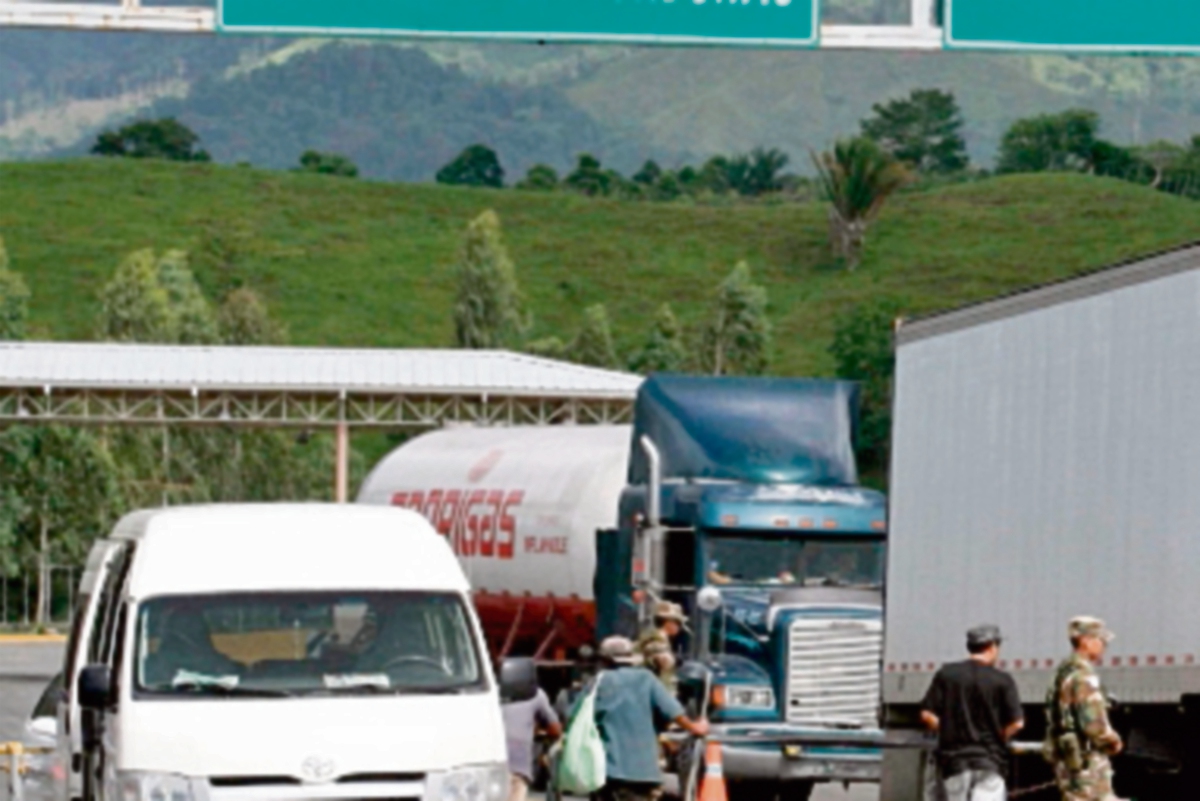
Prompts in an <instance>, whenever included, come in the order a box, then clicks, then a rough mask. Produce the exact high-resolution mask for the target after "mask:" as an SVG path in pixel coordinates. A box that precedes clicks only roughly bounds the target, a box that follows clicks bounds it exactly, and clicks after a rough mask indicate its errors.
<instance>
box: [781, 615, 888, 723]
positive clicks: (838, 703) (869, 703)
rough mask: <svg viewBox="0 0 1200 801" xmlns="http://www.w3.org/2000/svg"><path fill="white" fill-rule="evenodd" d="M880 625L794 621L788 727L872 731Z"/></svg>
mask: <svg viewBox="0 0 1200 801" xmlns="http://www.w3.org/2000/svg"><path fill="white" fill-rule="evenodd" d="M882 656H883V624H882V622H880V621H878V620H828V619H824V620H823V619H815V620H811V619H810V620H804V619H801V620H794V621H792V624H791V626H790V628H789V629H788V673H787V721H788V723H810V724H833V725H847V726H875V725H877V717H878V714H879V682H880V677H879V668H880V662H881V660H882Z"/></svg>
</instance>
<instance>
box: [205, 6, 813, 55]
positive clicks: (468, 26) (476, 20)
mask: <svg viewBox="0 0 1200 801" xmlns="http://www.w3.org/2000/svg"><path fill="white" fill-rule="evenodd" d="M819 3H820V0H220V4H219V6H218V9H217V30H218V31H221V32H226V33H283V34H331V35H338V36H344V35H362V36H408V37H414V36H420V37H434V38H455V37H457V38H473V39H509V40H519V41H553V42H627V43H646V44H699V45H703V44H720V45H753V46H756V47H816V46H817V45H818V44H819V42H818V39H819V31H820V25H819V13H820V9H819Z"/></svg>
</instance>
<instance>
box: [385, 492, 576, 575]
mask: <svg viewBox="0 0 1200 801" xmlns="http://www.w3.org/2000/svg"><path fill="white" fill-rule="evenodd" d="M524 500H525V492H524V490H482V489H476V490H456V489H452V490H429V491H428V492H425V491H422V490H414V491H412V492H395V493H393V494H392V506H400V507H403V508H405V509H413V510H415V511H417V512H420V513H421V514H422V515H424V517H425V518H426V519H427V520H428V521H429V522H430V523H431V524H432V525H433V527H434V528H435V529H437V532H438V533H439V534H441V535H442V536H443V537H445V538H446V539H448V540H450V545H451V547H452V548H454V552H455V553H457V554H459V555H460V556H484V557H489V558H493V559H512V558H513V555H514V553H515V551H516V544H517V518H516V516H515V515H514V514H513V510H514V509H515V508H516V507H518V506H520V505H521V502H522V501H524ZM527 539H528V538H527ZM563 539H564V546H563V548H564V550H563V551H561V552H562V553H565V552H566V550H565V538H563ZM526 550H529V549H528V547H526ZM557 552H558V551H555V553H557Z"/></svg>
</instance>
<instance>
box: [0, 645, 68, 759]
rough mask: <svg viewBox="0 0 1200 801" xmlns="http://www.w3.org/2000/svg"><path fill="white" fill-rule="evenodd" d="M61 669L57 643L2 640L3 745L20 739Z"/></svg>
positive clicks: (0, 697) (0, 729) (0, 702)
mask: <svg viewBox="0 0 1200 801" xmlns="http://www.w3.org/2000/svg"><path fill="white" fill-rule="evenodd" d="M61 666H62V645H61V644H59V643H57V642H36V643H30V642H13V641H6V640H2V639H0V742H2V741H6V740H15V739H18V738H19V737H20V736H21V732H22V730H23V729H24V726H25V721H26V719H27V718H28V717H29V713H30V712H32V711H33V707H34V704H36V703H37V700H38V698H39V697H40V696H41V694H42V691H43V690H44V689H46V684H47V683H48V682H49V681H50V679H51V677H52V676H54V674H55V673H57V672H58V670H59V668H60V667H61Z"/></svg>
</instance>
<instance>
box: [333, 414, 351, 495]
mask: <svg viewBox="0 0 1200 801" xmlns="http://www.w3.org/2000/svg"><path fill="white" fill-rule="evenodd" d="M333 450H334V455H333V459H334V467H333V471H334V472H333V499H334V500H335V501H337V502H338V503H346V502H347V501H348V500H349V498H350V426H349V425H348V424H347V423H346V421H345V420H342V421H341V422H339V423H338V424H337V429H336V430H335V432H334V446H333Z"/></svg>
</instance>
